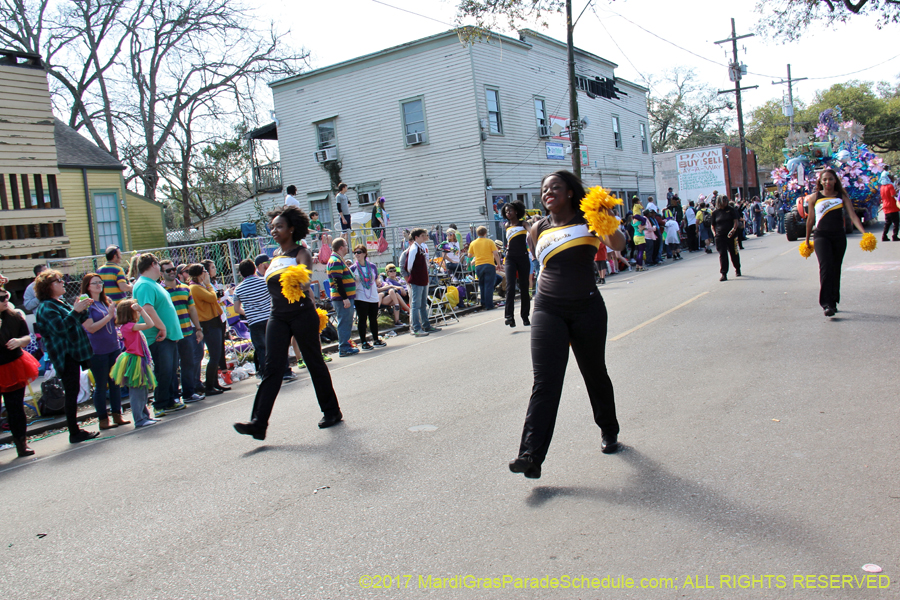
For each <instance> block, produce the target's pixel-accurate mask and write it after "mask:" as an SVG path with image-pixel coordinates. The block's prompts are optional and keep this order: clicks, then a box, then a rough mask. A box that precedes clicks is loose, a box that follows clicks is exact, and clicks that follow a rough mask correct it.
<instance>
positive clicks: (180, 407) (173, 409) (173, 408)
mask: <svg viewBox="0 0 900 600" xmlns="http://www.w3.org/2000/svg"><path fill="white" fill-rule="evenodd" d="M186 408H187V406H185V405H184V402H176V403H175V404H173V405H172V406H169V407H168V408H166V412H178V411H179V410H184V409H186Z"/></svg>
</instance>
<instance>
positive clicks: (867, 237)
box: [859, 233, 878, 252]
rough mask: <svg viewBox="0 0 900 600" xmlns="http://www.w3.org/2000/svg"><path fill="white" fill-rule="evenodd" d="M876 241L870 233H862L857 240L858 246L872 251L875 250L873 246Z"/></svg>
mask: <svg viewBox="0 0 900 600" xmlns="http://www.w3.org/2000/svg"><path fill="white" fill-rule="evenodd" d="M877 243H878V242H877V241H876V239H875V236H874V235H873V234H871V233H864V234H863V236H862V239H861V240H859V247H860V248H862V249H863V250H865V251H866V252H872V251H873V250H875V246H876V245H877Z"/></svg>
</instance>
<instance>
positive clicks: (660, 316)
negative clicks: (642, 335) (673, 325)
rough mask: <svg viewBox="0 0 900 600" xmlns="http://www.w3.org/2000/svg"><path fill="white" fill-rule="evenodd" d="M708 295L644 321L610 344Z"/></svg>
mask: <svg viewBox="0 0 900 600" xmlns="http://www.w3.org/2000/svg"><path fill="white" fill-rule="evenodd" d="M708 293H709V292H703V293H702V294H697V295H696V296H694V297H693V298H691V299H690V300H685V301H684V302H682V303H681V304H679V305H678V306H673V307H672V308H670V309H669V310H667V311H666V312H664V313H660V314H658V315H656V316H655V317H653V318H652V319H649V320H647V321H644V322H643V323H641V324H640V325H637V326H636V327H632V328H631V329H629V330H628V331H626V332H624V333H620V334H619V335H617V336H616V337H614V338H612V339H611V340H609V341H610V342H617V341H619V340H621V339H622V338H623V337H625V336H626V335H631V334H632V333H634V332H635V331H637V330H638V329H642V328H644V327H646V326H647V325H649V324H650V323H653V322H654V321H658V320H660V319H662V318H663V317H665V316H666V315H668V314H670V313H673V312H675V311H676V310H678V309H679V308H683V307H685V306H687V305H688V304H690V303H691V302H693V301H694V300H697V299H698V298H702V297H703V296H705V295H706V294H708Z"/></svg>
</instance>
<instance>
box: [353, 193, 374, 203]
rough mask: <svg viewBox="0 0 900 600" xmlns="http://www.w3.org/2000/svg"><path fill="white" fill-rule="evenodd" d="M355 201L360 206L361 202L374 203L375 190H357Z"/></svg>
mask: <svg viewBox="0 0 900 600" xmlns="http://www.w3.org/2000/svg"><path fill="white" fill-rule="evenodd" d="M356 196H357V202H359V205H360V206H362V205H363V204H375V200H376V199H377V198H376V197H375V192H359V193H358V194H356Z"/></svg>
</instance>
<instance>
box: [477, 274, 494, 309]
mask: <svg viewBox="0 0 900 600" xmlns="http://www.w3.org/2000/svg"><path fill="white" fill-rule="evenodd" d="M475 276H476V277H478V289H479V293H480V294H481V307H482V308H484V309H485V310H490V309H492V308H494V286H495V285H496V284H497V267H496V266H495V265H478V266H477V267H475Z"/></svg>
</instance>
